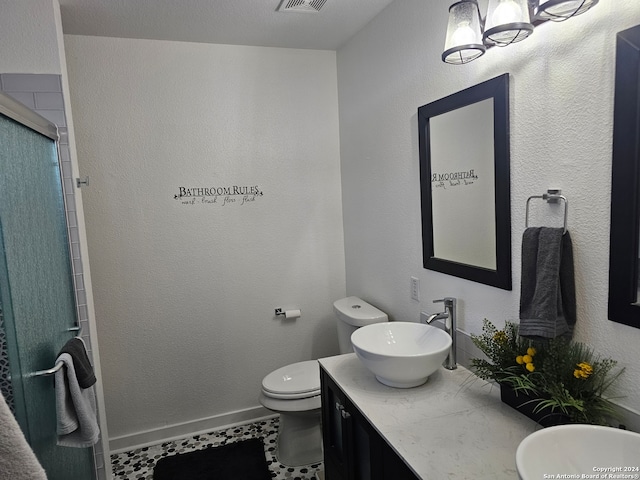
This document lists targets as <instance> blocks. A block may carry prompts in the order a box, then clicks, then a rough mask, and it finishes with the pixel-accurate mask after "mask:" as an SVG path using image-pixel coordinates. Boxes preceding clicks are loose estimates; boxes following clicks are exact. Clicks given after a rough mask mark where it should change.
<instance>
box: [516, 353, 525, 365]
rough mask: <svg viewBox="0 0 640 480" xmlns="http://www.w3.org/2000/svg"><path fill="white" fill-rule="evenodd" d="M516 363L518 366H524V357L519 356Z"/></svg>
mask: <svg viewBox="0 0 640 480" xmlns="http://www.w3.org/2000/svg"><path fill="white" fill-rule="evenodd" d="M516 363H517V364H518V365H522V364H523V363H524V360H523V359H522V355H518V356H517V357H516Z"/></svg>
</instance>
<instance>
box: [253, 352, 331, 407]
mask: <svg viewBox="0 0 640 480" xmlns="http://www.w3.org/2000/svg"><path fill="white" fill-rule="evenodd" d="M262 391H263V392H264V393H265V395H268V396H271V397H274V398H300V397H310V396H313V395H319V394H320V366H319V365H318V362H317V360H308V361H306V362H298V363H292V364H291V365H287V366H285V367H282V368H279V369H277V370H274V371H273V372H271V373H270V374H269V375H267V376H266V377H264V379H263V380H262Z"/></svg>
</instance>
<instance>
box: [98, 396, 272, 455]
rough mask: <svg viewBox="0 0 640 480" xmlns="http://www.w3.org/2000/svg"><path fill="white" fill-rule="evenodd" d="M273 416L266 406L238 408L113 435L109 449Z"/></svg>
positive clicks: (116, 450)
mask: <svg viewBox="0 0 640 480" xmlns="http://www.w3.org/2000/svg"><path fill="white" fill-rule="evenodd" d="M273 416H275V414H274V413H273V412H272V411H270V410H267V409H266V408H264V407H253V408H247V409H245V410H237V411H235V412H228V413H225V414H222V415H215V416H213V417H208V418H202V419H199V420H192V421H190V422H184V423H177V424H174V425H167V426H165V427H160V428H154V429H151V430H145V431H142V432H138V433H133V434H129V435H122V436H120V437H112V438H109V450H110V452H111V453H121V452H126V451H129V450H134V449H137V448H143V447H148V446H151V445H157V444H159V443H164V442H169V441H172V440H176V439H180V438H185V437H191V436H193V435H199V434H202V433H207V432H211V431H214V430H221V429H223V428H228V427H232V426H234V425H240V424H243V423H249V422H253V421H256V420H261V419H265V418H271V417H273Z"/></svg>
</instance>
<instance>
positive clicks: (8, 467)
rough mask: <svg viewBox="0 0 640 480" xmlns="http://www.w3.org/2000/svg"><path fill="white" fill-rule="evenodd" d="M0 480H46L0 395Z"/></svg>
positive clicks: (45, 475) (42, 470)
mask: <svg viewBox="0 0 640 480" xmlns="http://www.w3.org/2000/svg"><path fill="white" fill-rule="evenodd" d="M0 480H47V474H46V473H45V472H44V469H43V468H42V466H41V465H40V462H38V459H37V458H36V455H35V454H34V453H33V450H31V447H29V444H28V443H27V440H26V439H25V438H24V434H23V433H22V430H20V426H19V425H18V422H16V419H15V417H14V416H13V414H12V413H11V410H9V406H8V405H7V402H6V401H5V399H4V397H3V396H2V394H0Z"/></svg>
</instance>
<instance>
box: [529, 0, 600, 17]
mask: <svg viewBox="0 0 640 480" xmlns="http://www.w3.org/2000/svg"><path fill="white" fill-rule="evenodd" d="M599 1H600V0H540V5H539V6H538V8H537V9H536V17H537V18H539V19H541V20H552V21H554V22H562V21H564V20H567V19H569V18H571V17H575V16H576V15H580V14H581V13H584V12H586V11H587V10H589V9H590V8H591V7H594V6H596V5H597V4H598V2H599Z"/></svg>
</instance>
